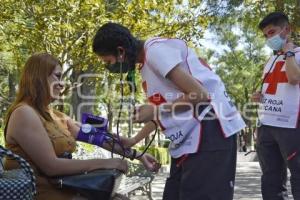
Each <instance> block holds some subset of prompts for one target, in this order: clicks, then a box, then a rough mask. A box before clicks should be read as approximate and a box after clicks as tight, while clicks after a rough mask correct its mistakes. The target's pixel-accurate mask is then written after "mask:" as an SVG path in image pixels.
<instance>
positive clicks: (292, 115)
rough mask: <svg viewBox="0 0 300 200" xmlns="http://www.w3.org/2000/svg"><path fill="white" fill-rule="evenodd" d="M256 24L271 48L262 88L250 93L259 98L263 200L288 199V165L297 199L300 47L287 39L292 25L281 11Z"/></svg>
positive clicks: (299, 193)
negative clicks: (271, 54) (271, 51)
mask: <svg viewBox="0 0 300 200" xmlns="http://www.w3.org/2000/svg"><path fill="white" fill-rule="evenodd" d="M259 28H260V30H261V31H262V32H263V34H264V36H265V38H266V40H267V42H266V43H267V45H268V46H269V47H270V48H271V49H272V50H273V51H274V55H273V56H272V57H271V58H270V59H269V61H268V62H267V63H266V65H265V68H264V71H263V81H262V85H261V90H260V91H259V92H257V93H255V94H254V95H253V97H252V98H253V100H254V101H256V102H260V109H259V113H258V114H259V115H258V120H259V121H258V133H257V153H258V157H259V161H260V166H261V169H262V173H263V175H262V179H261V184H262V185H261V188H262V195H263V199H264V200H283V199H284V200H286V199H288V195H287V188H286V180H287V167H288V168H289V170H290V172H291V179H290V181H291V186H292V193H293V196H294V199H295V200H296V199H297V200H299V199H300V151H299V150H300V127H299V110H300V87H299V83H300V48H298V47H296V45H295V44H294V43H293V41H292V40H291V39H290V34H291V27H290V24H289V20H288V17H287V16H286V15H285V14H284V13H281V12H273V13H270V14H269V15H267V16H266V17H265V18H264V19H263V20H262V21H261V22H260V24H259Z"/></svg>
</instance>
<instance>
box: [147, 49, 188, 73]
mask: <svg viewBox="0 0 300 200" xmlns="http://www.w3.org/2000/svg"><path fill="white" fill-rule="evenodd" d="M146 61H147V63H148V64H149V65H150V67H152V68H153V70H154V71H156V72H158V73H159V74H160V75H162V76H163V77H166V76H167V74H168V73H169V72H170V71H171V70H172V69H173V68H174V67H175V66H177V65H178V64H179V63H181V62H182V61H183V59H182V56H181V52H180V49H176V48H172V47H170V46H168V45H166V44H163V43H157V44H153V45H152V46H150V47H149V48H148V49H147V51H146Z"/></svg>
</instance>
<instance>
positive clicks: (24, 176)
mask: <svg viewBox="0 0 300 200" xmlns="http://www.w3.org/2000/svg"><path fill="white" fill-rule="evenodd" d="M4 156H7V157H10V158H13V159H15V160H17V161H18V163H19V164H20V166H21V169H15V170H4V171H0V199H3V200H12V199H18V200H31V199H34V195H35V194H36V188H35V177H34V174H33V170H32V169H31V167H30V165H29V164H28V162H27V161H25V160H24V159H23V158H21V157H20V156H18V155H16V154H14V153H12V152H11V151H10V150H8V149H5V148H4V147H2V146H1V145H0V162H1V160H2V159H3V158H4ZM1 164H2V162H1Z"/></svg>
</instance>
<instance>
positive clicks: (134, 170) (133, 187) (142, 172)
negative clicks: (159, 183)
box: [116, 163, 154, 200]
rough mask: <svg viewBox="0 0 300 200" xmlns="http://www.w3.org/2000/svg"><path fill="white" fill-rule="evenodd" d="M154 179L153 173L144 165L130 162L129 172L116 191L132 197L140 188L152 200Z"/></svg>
mask: <svg viewBox="0 0 300 200" xmlns="http://www.w3.org/2000/svg"><path fill="white" fill-rule="evenodd" d="M153 179H154V175H153V173H151V172H149V171H147V170H146V169H145V168H144V166H143V165H141V164H135V163H129V170H128V174H127V175H126V176H124V178H123V179H122V180H121V183H120V186H119V188H118V189H117V191H116V192H117V193H119V194H122V195H125V196H127V197H130V196H131V195H133V194H135V192H136V191H137V190H140V191H142V193H143V194H144V195H147V196H148V198H149V199H151V200H152V199H153V198H152V188H151V184H152V181H153Z"/></svg>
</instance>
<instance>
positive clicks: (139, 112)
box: [132, 104, 157, 123]
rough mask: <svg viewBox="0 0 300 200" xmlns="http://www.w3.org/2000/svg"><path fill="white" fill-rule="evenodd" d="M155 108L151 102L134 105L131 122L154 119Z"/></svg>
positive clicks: (144, 121) (143, 121)
mask: <svg viewBox="0 0 300 200" xmlns="http://www.w3.org/2000/svg"><path fill="white" fill-rule="evenodd" d="M156 112H157V108H156V106H155V105H152V104H144V105H142V106H139V107H136V108H135V112H134V116H133V119H132V120H133V122H134V123H146V122H149V121H151V120H153V119H154V116H155V113H156Z"/></svg>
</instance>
